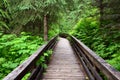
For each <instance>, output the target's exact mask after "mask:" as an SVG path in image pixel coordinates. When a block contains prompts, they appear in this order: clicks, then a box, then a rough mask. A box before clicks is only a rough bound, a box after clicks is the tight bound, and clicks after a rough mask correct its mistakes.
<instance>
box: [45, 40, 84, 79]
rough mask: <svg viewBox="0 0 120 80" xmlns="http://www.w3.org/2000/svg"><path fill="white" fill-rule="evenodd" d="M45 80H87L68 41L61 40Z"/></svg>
mask: <svg viewBox="0 0 120 80" xmlns="http://www.w3.org/2000/svg"><path fill="white" fill-rule="evenodd" d="M43 80H85V74H84V70H83V68H82V64H81V63H80V62H79V61H78V59H77V58H76V55H75V54H74V52H73V49H72V47H71V45H70V43H69V41H68V40H67V39H65V38H59V41H58V43H57V45H56V47H55V49H54V53H53V55H52V57H51V60H50V63H49V65H48V68H47V70H46V73H44V75H43Z"/></svg>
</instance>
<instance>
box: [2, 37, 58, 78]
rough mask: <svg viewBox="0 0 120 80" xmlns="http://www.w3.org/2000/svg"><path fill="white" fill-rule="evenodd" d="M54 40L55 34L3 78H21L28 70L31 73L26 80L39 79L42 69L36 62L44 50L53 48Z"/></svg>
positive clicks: (55, 40) (55, 38) (55, 39)
mask: <svg viewBox="0 0 120 80" xmlns="http://www.w3.org/2000/svg"><path fill="white" fill-rule="evenodd" d="M56 42H57V36H56V37H54V38H53V39H51V40H50V41H49V42H48V44H46V45H43V46H42V47H41V48H40V49H38V50H37V51H36V52H35V53H34V54H33V55H31V56H30V57H29V58H28V59H27V60H26V61H24V62H23V63H22V64H21V65H20V66H18V67H17V68H16V69H14V70H13V71H12V72H11V73H9V74H8V75H7V76H6V77H5V78H4V79H3V80H21V79H22V78H23V77H24V76H25V75H26V74H27V73H28V72H31V75H30V77H29V78H28V79H27V80H40V78H41V77H40V76H41V74H42V72H43V70H44V69H43V67H42V66H41V65H39V66H37V65H36V62H37V61H38V60H39V58H40V56H42V55H43V53H44V52H45V51H47V50H49V49H53V48H54V46H55V44H56ZM46 61H47V60H46Z"/></svg>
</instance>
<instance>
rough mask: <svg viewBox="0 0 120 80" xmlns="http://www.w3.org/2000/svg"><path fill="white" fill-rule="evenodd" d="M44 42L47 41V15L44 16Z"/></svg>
mask: <svg viewBox="0 0 120 80" xmlns="http://www.w3.org/2000/svg"><path fill="white" fill-rule="evenodd" d="M44 40H45V41H47V40H48V25H47V15H44Z"/></svg>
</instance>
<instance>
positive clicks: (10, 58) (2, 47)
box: [0, 32, 44, 80]
mask: <svg viewBox="0 0 120 80" xmlns="http://www.w3.org/2000/svg"><path fill="white" fill-rule="evenodd" d="M43 43H44V41H43V38H41V37H39V36H32V35H31V34H29V33H25V32H22V33H21V34H20V35H19V36H17V35H15V34H4V35H3V34H2V33H0V65H1V66H0V80H1V79H2V78H3V77H5V76H6V75H7V74H8V73H10V72H11V71H12V70H13V69H14V68H15V67H17V66H18V65H19V64H21V63H22V62H23V61H25V60H26V59H27V58H28V57H29V56H30V55H31V54H33V53H34V51H36V50H37V48H38V47H39V46H40V45H42V44H43Z"/></svg>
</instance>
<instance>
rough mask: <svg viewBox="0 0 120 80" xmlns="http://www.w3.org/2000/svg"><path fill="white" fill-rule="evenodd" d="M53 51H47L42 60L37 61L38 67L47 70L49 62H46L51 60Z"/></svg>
mask: <svg viewBox="0 0 120 80" xmlns="http://www.w3.org/2000/svg"><path fill="white" fill-rule="evenodd" d="M52 53H53V52H52V50H47V51H46V52H44V54H43V56H41V57H40V59H39V60H38V61H37V63H36V65H37V66H38V65H42V67H43V68H47V64H46V63H47V62H46V60H48V61H49V60H50V57H51V55H52Z"/></svg>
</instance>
